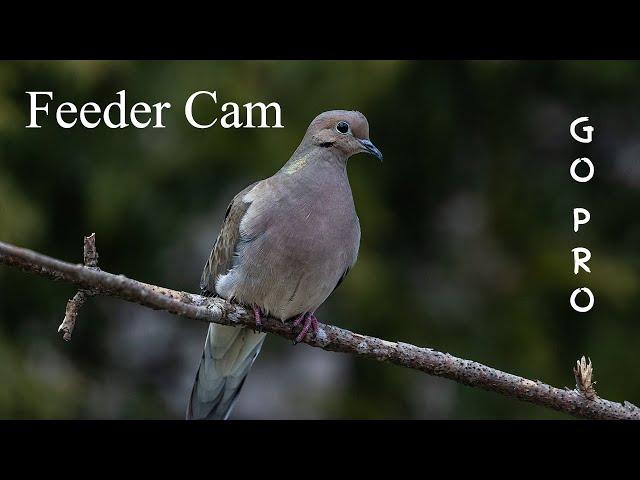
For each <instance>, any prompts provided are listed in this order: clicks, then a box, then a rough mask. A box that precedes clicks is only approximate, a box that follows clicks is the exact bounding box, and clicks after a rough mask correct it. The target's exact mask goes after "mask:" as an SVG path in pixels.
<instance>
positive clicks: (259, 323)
mask: <svg viewBox="0 0 640 480" xmlns="http://www.w3.org/2000/svg"><path fill="white" fill-rule="evenodd" d="M252 308H253V316H254V317H255V319H256V331H258V332H261V331H262V312H261V311H260V308H259V307H256V306H254V307H252Z"/></svg>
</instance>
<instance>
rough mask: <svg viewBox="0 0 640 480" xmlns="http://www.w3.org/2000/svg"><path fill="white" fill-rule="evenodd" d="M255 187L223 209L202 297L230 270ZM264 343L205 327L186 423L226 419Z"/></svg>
mask: <svg viewBox="0 0 640 480" xmlns="http://www.w3.org/2000/svg"><path fill="white" fill-rule="evenodd" d="M257 183H258V182H256V183H253V184H252V185H249V186H248V187H247V188H245V189H244V190H242V191H241V192H240V193H238V194H237V195H236V196H235V197H234V198H233V200H232V201H231V203H230V204H229V207H228V208H227V212H226V213H225V217H224V222H223V224H222V228H221V229H220V234H219V235H218V238H217V240H216V243H215V244H214V246H213V249H212V250H211V254H210V255H209V259H208V260H207V263H206V264H205V266H204V270H203V271H202V277H201V279H200V288H201V289H202V292H203V295H208V296H211V295H216V294H217V292H216V287H215V284H216V279H217V278H218V276H219V275H224V274H226V273H227V272H228V271H229V270H230V269H231V268H233V265H234V256H235V254H236V252H237V246H238V243H239V242H240V241H241V235H240V222H241V221H242V218H243V217H244V215H245V213H246V212H247V209H248V208H249V206H250V204H251V202H245V201H244V200H243V199H244V197H245V195H246V194H247V193H249V192H250V191H251V189H252V188H254V187H255V185H256V184H257ZM264 339H265V334H264V333H255V332H253V331H251V330H249V329H246V328H235V327H230V326H225V325H216V324H215V323H212V324H210V325H209V331H208V333H207V338H206V340H205V345H204V351H203V353H202V358H201V360H200V366H199V368H198V372H197V373H196V378H195V382H194V384H193V388H192V390H191V396H190V398H189V405H188V407H187V418H188V419H224V418H227V417H228V416H229V414H230V412H231V409H232V408H233V404H234V403H235V401H236V399H237V396H238V393H239V392H240V389H241V388H242V385H243V384H244V381H245V379H246V377H247V374H248V373H249V370H250V368H251V365H253V362H254V361H255V359H256V357H257V356H258V354H259V353H260V348H261V347H262V343H263V342H264Z"/></svg>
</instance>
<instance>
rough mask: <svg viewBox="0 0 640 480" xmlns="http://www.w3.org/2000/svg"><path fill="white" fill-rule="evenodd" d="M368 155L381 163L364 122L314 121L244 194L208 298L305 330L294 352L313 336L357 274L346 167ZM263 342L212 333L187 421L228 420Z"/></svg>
mask: <svg viewBox="0 0 640 480" xmlns="http://www.w3.org/2000/svg"><path fill="white" fill-rule="evenodd" d="M361 152H367V153H370V154H372V155H374V156H376V157H378V158H379V159H380V160H382V153H381V152H380V150H378V149H377V148H376V147H375V146H374V145H373V144H372V143H371V141H370V140H369V124H368V122H367V119H366V118H365V117H364V115H362V114H361V113H360V112H355V111H346V110H334V111H329V112H324V113H322V114H320V115H318V116H317V117H316V118H315V119H314V120H313V121H312V122H311V124H310V125H309V128H308V129H307V132H306V134H305V136H304V138H303V139H302V142H301V143H300V145H299V146H298V148H297V149H296V151H295V152H294V153H293V155H291V158H290V159H289V161H288V162H287V163H286V164H285V165H284V166H283V167H282V168H281V169H280V170H279V171H278V172H277V173H276V174H275V175H273V176H271V177H269V178H267V179H265V180H261V181H259V182H256V183H254V184H252V185H249V186H248V187H247V188H245V189H244V190H242V191H241V192H240V193H238V194H237V195H236V196H235V197H234V199H233V201H232V202H231V204H230V205H229V208H227V212H226V214H225V219H224V223H223V225H222V229H221V231H220V234H219V235H218V238H217V240H216V243H215V245H214V247H213V250H212V252H211V254H210V256H209V259H208V260H207V263H206V265H205V267H204V271H203V272H202V279H201V281H200V287H201V289H202V291H203V294H204V295H210V296H213V295H216V296H219V297H222V298H225V299H227V300H229V301H233V302H236V303H239V304H242V305H246V306H250V307H251V308H252V309H253V312H254V315H255V319H256V325H257V326H258V327H259V326H260V323H261V317H262V316H263V315H269V316H272V317H275V318H278V319H280V320H282V321H292V322H293V325H294V326H295V327H297V326H301V330H300V333H299V334H298V336H297V338H296V342H299V341H301V340H302V339H303V338H304V337H305V336H306V335H307V333H308V332H309V330H310V329H311V330H313V331H315V329H316V328H317V320H316V317H315V315H314V312H315V311H316V309H317V308H318V307H319V306H320V305H322V303H323V302H324V301H325V300H326V299H327V297H328V296H329V295H330V294H331V292H332V291H333V290H334V289H335V288H336V287H337V286H338V285H339V284H340V282H341V281H342V280H343V279H344V277H345V276H346V275H347V272H349V269H350V268H351V267H352V266H353V265H354V263H355V261H356V258H357V256H358V247H359V244H360V223H359V221H358V216H357V215H356V210H355V206H354V204H353V197H352V195H351V187H350V185H349V179H348V177H347V160H348V159H349V157H351V156H352V155H355V154H357V153H361ZM265 335H266V334H265V333H262V332H259V331H253V330H250V329H246V328H235V327H229V326H223V325H217V324H215V323H212V324H210V326H209V330H208V332H207V338H206V340H205V344H204V352H203V354H202V359H201V361H200V367H199V369H198V372H197V374H196V378H195V382H194V385H193V389H192V391H191V397H190V400H189V406H188V408H187V419H226V418H228V416H229V414H230V412H231V409H232V408H233V405H234V403H235V401H236V399H237V397H238V393H239V391H240V389H241V388H242V385H243V383H244V381H245V379H246V377H247V374H248V372H249V369H250V368H251V366H252V364H253V362H254V361H255V359H256V357H257V356H258V354H259V353H260V348H261V347H262V343H263V342H264V339H265Z"/></svg>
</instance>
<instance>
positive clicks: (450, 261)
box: [0, 61, 640, 418]
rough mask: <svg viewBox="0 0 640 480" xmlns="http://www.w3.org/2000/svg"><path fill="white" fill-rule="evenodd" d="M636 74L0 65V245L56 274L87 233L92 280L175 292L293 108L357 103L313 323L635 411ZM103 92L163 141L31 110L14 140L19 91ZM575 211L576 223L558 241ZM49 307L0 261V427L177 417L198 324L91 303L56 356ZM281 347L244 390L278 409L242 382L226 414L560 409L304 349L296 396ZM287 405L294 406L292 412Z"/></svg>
mask: <svg viewBox="0 0 640 480" xmlns="http://www.w3.org/2000/svg"><path fill="white" fill-rule="evenodd" d="M639 82H640V64H639V63H638V62H558V61H556V62H506V61H500V62H498V61H493V62H490V61H474V62H457V61H456V62H391V61H384V62H382V61H379V62H378V61H375V62H374V61H366V62H362V61H359V62H349V61H313V62H305V61H286V62H285V61H281V62H277V61H251V62H249V61H242V62H235V61H220V62H211V61H208V62H194V61H190V62H180V61H162V62H161V61H146V62H130V61H126V62H120V61H118V62H115V61H95V62H87V61H82V62H80V61H77V62H76V61H65V62H52V61H47V62H35V61H32V62H1V63H0V240H2V241H8V242H12V243H16V244H18V245H21V246H26V247H29V248H32V249H35V250H39V251H42V252H44V253H46V254H49V255H52V256H55V257H59V258H62V259H66V260H70V261H80V259H81V256H82V237H83V235H85V234H89V233H91V232H96V233H97V244H98V251H99V253H100V265H101V266H102V267H103V268H104V269H106V270H108V271H111V272H115V273H124V274H126V275H127V276H129V277H132V278H137V279H139V280H142V281H148V282H152V283H156V284H160V285H166V286H170V287H173V288H177V289H184V290H189V291H197V285H198V280H199V277H200V271H201V267H202V265H203V264H204V261H205V259H206V256H207V255H208V251H209V249H210V247H211V245H212V243H213V241H214V240H215V237H216V235H217V231H218V228H219V226H220V222H221V220H222V216H223V212H224V209H225V208H226V205H227V203H228V202H229V200H230V199H231V198H232V196H233V195H234V194H235V193H236V192H237V191H239V190H240V189H241V188H242V187H244V186H245V185H247V184H249V183H250V182H252V181H254V180H257V179H260V178H264V177H267V176H269V175H271V174H272V173H273V172H274V171H276V170H277V169H278V168H279V167H280V166H281V165H282V164H283V163H284V162H285V161H286V160H287V159H288V157H289V155H290V154H291V152H292V151H293V150H294V149H295V147H296V146H297V144H298V142H299V141H300V138H301V137H302V135H303V133H304V131H305V129H306V127H307V125H308V123H309V121H310V120H311V119H312V118H313V117H314V116H315V115H317V114H318V113H320V112H322V111H324V110H328V109H333V108H345V109H357V110H360V111H362V112H363V113H365V114H366V115H367V117H368V119H369V122H370V124H371V138H372V140H373V141H374V143H375V144H376V145H377V146H378V147H379V148H380V149H381V150H382V151H383V152H384V155H385V162H384V163H383V164H382V165H379V164H377V163H376V162H374V161H372V159H371V158H369V157H366V156H358V157H355V158H353V159H352V160H351V161H350V165H349V175H350V180H351V184H352V188H353V192H354V198H355V202H356V207H357V210H358V213H359V216H360V221H361V226H362V243H361V250H360V255H359V261H358V263H357V265H356V267H355V268H354V269H353V270H352V272H351V273H350V275H349V276H348V277H347V279H346V280H345V282H344V283H343V284H342V286H341V287H340V288H339V289H338V290H337V291H336V292H335V293H334V294H333V295H332V296H331V297H330V299H329V300H328V302H327V304H326V305H325V306H323V308H322V310H321V312H320V315H319V317H320V319H321V320H322V321H326V322H329V323H335V324H337V325H340V326H343V327H345V328H349V329H351V330H355V331H359V332H363V333H368V334H371V335H376V336H380V337H383V338H386V339H390V340H402V341H406V342H410V343H414V344H418V345H425V346H430V347H433V348H436V349H439V350H443V351H447V352H451V353H453V354H456V355H459V356H462V357H465V358H469V359H473V360H476V361H479V362H483V363H486V364H488V365H491V366H494V367H496V368H499V369H502V370H506V371H509V372H511V373H515V374H519V375H523V376H525V377H528V378H535V379H540V380H543V381H545V382H548V383H551V384H553V385H556V386H563V385H567V386H572V384H573V378H572V373H571V367H572V365H573V364H574V362H575V360H576V359H577V358H578V357H579V356H581V355H582V354H587V355H589V356H590V357H591V358H592V360H593V361H594V365H595V374H596V378H597V379H599V380H600V381H599V383H598V385H597V386H598V391H599V393H600V394H601V395H602V396H604V397H606V398H610V399H612V400H623V399H628V400H630V401H634V400H635V401H636V402H637V401H639V399H640V377H639V376H638V375H636V373H635V367H634V361H635V357H634V355H635V354H636V353H637V351H638V345H639V343H640V324H639V323H638V321H637V317H638V315H639V314H640V300H638V298H636V293H637V291H638V282H639V278H638V272H639V269H640V256H639V255H638V245H640V224H639V223H638V222H636V221H635V208H634V205H636V204H637V203H638V201H639V200H640V158H639V155H640V136H639V135H638V129H639V125H640V123H639V120H638V111H640V109H639V108H638V107H639V102H640V90H639V89H638V88H637V86H638V83H639ZM122 89H125V90H126V93H127V98H128V99H129V101H130V102H131V103H133V102H135V101H145V102H147V103H155V102H157V101H169V102H171V104H172V105H173V107H172V111H171V112H169V114H167V115H165V125H166V128H165V129H151V128H148V129H144V130H137V129H134V128H132V127H129V128H127V129H122V130H110V129H108V128H106V127H104V126H100V127H99V128H97V129H95V130H87V129H85V128H79V127H78V128H74V129H71V130H63V129H62V128H60V127H58V126H57V125H56V124H55V121H54V119H53V118H51V117H49V118H48V119H47V120H46V121H44V122H43V128H41V129H38V130H31V129H25V128H24V126H25V125H26V124H27V123H28V98H27V96H26V95H25V91H30V90H51V91H53V92H54V95H55V100H54V101H56V102H57V101H58V100H59V101H64V100H70V101H73V102H74V103H76V104H77V105H80V104H82V103H85V102H88V101H95V102H98V103H99V104H100V105H102V106H104V105H106V104H107V103H109V102H112V101H115V100H116V98H115V94H116V92H117V91H119V90H122ZM197 90H216V91H217V92H218V98H219V101H220V103H223V102H226V101H234V102H237V103H240V104H242V103H245V102H250V101H264V102H268V101H277V102H279V103H280V105H281V106H282V111H283V117H282V118H283V123H284V125H285V128H284V129H254V130H248V129H239V130H225V129H222V128H219V127H214V128H211V129H208V130H198V129H195V128H193V127H191V126H190V125H189V124H188V123H187V122H186V120H185V118H184V114H183V112H182V108H183V106H184V102H185V100H186V98H187V97H188V96H189V95H190V94H191V93H193V92H195V91H197ZM198 113H199V114H202V115H205V116H206V115H207V114H213V113H214V110H213V109H211V110H210V111H207V109H206V107H202V109H201V110H200V111H199V112H198ZM583 115H587V116H589V117H590V118H591V121H592V122H593V125H594V126H595V128H596V130H595V135H594V142H593V143H592V144H589V145H584V144H578V143H577V142H575V141H574V140H573V139H571V137H570V135H569V129H568V128H569V124H570V122H571V121H572V120H573V119H575V118H577V117H579V116H583ZM578 156H589V157H590V158H591V159H592V161H593V162H594V164H595V166H596V174H595V177H594V179H593V180H592V181H591V182H589V183H586V184H578V183H576V182H574V181H573V180H572V179H571V178H570V176H569V165H570V164H571V161H572V160H573V159H575V158H577V157H578ZM578 206H580V207H585V208H588V209H589V210H590V212H591V222H590V223H589V224H588V225H586V226H584V227H583V228H582V229H581V231H580V232H579V233H577V234H576V233H574V232H573V229H572V209H573V208H574V207H578ZM576 246H585V247H587V248H589V249H590V250H591V253H592V255H593V259H592V261H591V263H590V267H591V272H592V273H591V274H589V275H587V274H585V273H580V274H579V275H577V276H575V275H573V258H572V254H571V249H572V248H574V247H576ZM581 286H588V287H590V288H591V289H592V290H593V291H594V293H595V296H596V306H595V308H594V309H593V310H592V311H591V312H589V313H587V314H578V313H576V312H574V311H573V310H572V309H571V308H570V306H569V295H570V293H571V291H572V290H573V289H574V288H577V287H581ZM72 294H73V290H72V288H71V287H68V286H65V285H62V284H55V283H52V282H49V281H46V280H44V279H38V278H36V277H33V276H29V275H26V274H23V273H21V272H17V271H13V270H11V269H9V268H6V267H0V382H1V383H2V386H1V387H0V417H1V418H96V417H97V418H179V417H180V416H181V415H182V409H183V408H184V403H186V398H187V395H188V392H189V388H190V382H191V380H192V377H193V374H194V373H195V367H196V365H197V362H198V360H199V355H200V352H199V351H198V350H199V348H200V346H201V343H202V341H203V340H204V328H205V327H204V326H203V325H197V324H194V323H195V322H189V321H185V320H181V319H178V318H175V317H171V316H169V315H166V314H162V313H158V312H152V311H145V310H144V309H142V308H139V307H136V306H129V305H122V304H121V302H117V301H114V300H109V299H94V300H92V301H91V302H90V304H88V305H87V306H86V307H85V308H84V309H83V311H82V312H81V315H80V319H79V326H78V329H77V331H76V333H75V334H74V340H73V341H72V342H71V343H68V344H67V343H64V342H62V340H61V339H60V338H59V337H57V336H56V334H55V329H56V327H57V325H58V324H59V323H60V321H61V319H62V316H63V312H64V306H65V302H66V300H67V298H68V297H70V296H71V295H72ZM134 318H136V319H138V320H136V322H135V323H134V322H133V320H132V319H134ZM163 332H164V333H163ZM305 348H307V347H304V346H300V347H296V348H295V349H294V348H293V347H291V346H290V345H288V344H287V343H286V342H284V341H282V340H281V339H275V338H274V339H270V340H269V342H267V344H266V347H265V349H263V354H262V355H261V358H260V359H259V362H258V364H257V367H258V366H259V364H261V363H262V365H264V368H263V369H262V370H259V371H255V372H252V374H251V375H250V377H249V381H248V384H252V383H253V384H254V385H258V382H260V381H262V384H261V385H268V384H269V383H270V382H271V380H272V379H273V381H276V379H277V380H278V381H279V382H281V383H279V384H278V385H282V387H281V388H282V390H285V389H286V390H287V392H288V396H283V397H282V398H280V397H277V395H279V392H278V391H276V392H275V393H274V394H273V395H275V397H274V398H276V400H269V395H268V394H267V393H266V390H265V389H266V387H264V388H262V387H261V388H262V389H260V388H257V387H256V389H254V390H250V385H249V386H248V387H247V389H245V392H243V394H244V395H247V396H251V397H252V398H246V399H242V401H244V402H247V405H248V406H245V407H242V408H239V410H238V412H237V414H238V417H249V418H264V417H269V416H271V414H270V413H268V412H269V411H266V410H262V406H263V405H265V407H264V408H266V405H267V403H268V402H269V401H271V402H272V403H274V402H275V403H276V404H279V405H280V406H281V408H282V411H283V412H284V413H283V414H280V416H294V417H296V416H306V417H314V418H315V417H320V418H323V417H329V418H565V417H564V416H563V415H559V414H555V413H554V412H550V411H547V410H545V409H542V408H538V407H534V406H531V405H528V404H525V403H521V402H517V401H514V400H510V399H507V398H502V397H500V396H498V395H495V394H491V393H486V392H483V391H480V390H478V389H470V388H467V387H462V386H459V385H456V384H454V383H452V382H447V381H444V380H438V379H433V378H431V377H427V376H425V375H423V374H420V373H418V372H413V371H409V370H403V369H401V368H398V367H394V366H391V365H384V364H379V363H376V362H371V361H367V360H362V359H356V358H352V357H350V356H342V355H339V354H333V353H324V352H319V353H315V352H314V353H313V355H316V357H313V358H317V359H319V360H318V362H319V361H320V359H326V360H327V361H335V362H339V365H341V366H340V368H337V367H336V369H335V374H333V373H332V374H331V375H332V376H333V375H335V378H331V379H329V381H328V383H330V384H332V386H331V389H330V390H325V394H324V395H320V394H313V395H311V394H310V393H308V392H310V391H311V390H310V389H311V387H310V384H308V383H305V376H304V372H305V370H306V369H309V368H311V366H310V365H308V363H309V362H310V360H308V361H298V360H296V361H294V360H292V359H294V358H295V359H298V358H299V357H298V356H297V355H311V353H308V352H307V350H304V349H305ZM292 352H293V353H292ZM329 356H333V357H329ZM305 358H306V357H305ZM309 358H311V357H309ZM329 358H331V360H329ZM286 359H290V361H289V363H286V364H287V365H289V366H288V367H287V369H286V370H283V368H282V367H278V366H279V365H284V364H285V363H283V362H287V361H288V360H286ZM333 359H335V360H333ZM279 362H280V363H279ZM318 364H319V363H318ZM269 365H273V366H274V367H273V368H271V369H270V370H269V369H268V368H269V367H268V366H269ZM260 368H262V367H260ZM322 368H323V367H322ZM322 368H320V370H322ZM327 368H329V367H327ZM332 368H333V367H332ZM327 371H328V370H327ZM300 372H302V374H303V375H302V376H300ZM331 372H334V370H331ZM321 373H322V372H320V373H319V374H318V375H320V376H319V377H318V378H322V377H321ZM287 375H288V377H287ZM296 375H298V376H296ZM256 377H258V378H256ZM285 377H286V378H285ZM338 377H339V378H338ZM287 379H289V380H290V381H289V382H288V383H286V382H287ZM279 388H280V387H279ZM247 390H248V391H247ZM326 391H328V392H329V393H326ZM305 392H307V393H308V395H307V397H305ZM282 395H284V393H282ZM311 397H313V398H311ZM305 400H307V401H310V402H311V403H310V405H311V407H310V408H311V410H308V411H305V412H304V413H300V414H297V413H296V412H298V411H299V410H296V408H297V406H296V404H297V403H299V402H300V403H301V402H302V401H305ZM252 401H253V403H251V402H252ZM287 402H290V403H287ZM250 403H251V405H254V406H253V407H250V406H249V404H250ZM287 413H289V415H287ZM274 415H275V414H274Z"/></svg>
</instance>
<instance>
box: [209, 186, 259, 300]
mask: <svg viewBox="0 0 640 480" xmlns="http://www.w3.org/2000/svg"><path fill="white" fill-rule="evenodd" d="M258 183H259V182H255V183H252V184H251V185H249V186H248V187H247V188H245V189H244V190H242V191H241V192H240V193H238V194H237V195H236V196H235V197H233V200H232V201H231V203H230V204H229V206H228V207H227V211H226V213H225V215H224V222H223V224H222V228H221V229H220V233H219V234H218V238H217V239H216V243H215V244H214V246H213V249H212V250H211V254H210V255H209V258H208V259H207V263H206V264H205V266H204V269H203V270H202V277H201V278H200V289H201V290H202V293H203V294H204V295H216V293H217V292H216V280H217V278H218V276H219V275H224V274H225V273H227V272H228V271H229V270H231V268H232V267H233V261H234V253H235V251H236V247H237V245H238V241H239V240H240V222H241V221H242V217H244V214H245V213H247V210H248V209H249V206H250V205H251V203H250V202H245V201H243V198H244V196H245V195H246V194H247V193H249V192H250V191H251V189H253V187H255V186H256V185H257V184H258Z"/></svg>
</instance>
